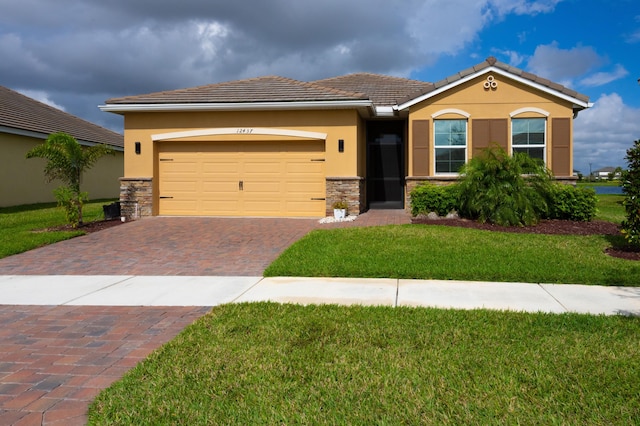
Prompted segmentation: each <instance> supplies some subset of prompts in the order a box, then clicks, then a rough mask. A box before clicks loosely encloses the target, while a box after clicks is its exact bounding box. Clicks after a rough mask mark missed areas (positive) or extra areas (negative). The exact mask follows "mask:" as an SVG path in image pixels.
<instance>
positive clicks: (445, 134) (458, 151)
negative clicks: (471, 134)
mask: <svg viewBox="0 0 640 426" xmlns="http://www.w3.org/2000/svg"><path fill="white" fill-rule="evenodd" d="M433 127H434V133H435V137H434V141H435V163H436V173H443V174H446V173H458V171H459V170H460V168H461V167H462V166H463V165H464V163H465V162H466V159H467V120H434V126H433Z"/></svg>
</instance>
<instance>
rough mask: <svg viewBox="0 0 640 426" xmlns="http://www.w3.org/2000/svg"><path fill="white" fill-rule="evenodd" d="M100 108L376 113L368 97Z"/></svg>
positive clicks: (124, 110)
mask: <svg viewBox="0 0 640 426" xmlns="http://www.w3.org/2000/svg"><path fill="white" fill-rule="evenodd" d="M98 108H100V110H102V111H104V112H113V113H116V114H124V113H127V112H193V111H284V110H323V109H358V110H367V112H368V113H370V114H374V113H375V109H374V107H373V103H372V102H371V101H370V100H368V99H363V100H349V101H294V102H222V103H156V104H153V103H138V104H136V103H132V104H105V105H99V106H98Z"/></svg>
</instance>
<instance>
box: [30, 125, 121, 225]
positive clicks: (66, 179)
mask: <svg viewBox="0 0 640 426" xmlns="http://www.w3.org/2000/svg"><path fill="white" fill-rule="evenodd" d="M106 154H110V155H114V154H115V151H114V150H113V149H111V148H109V147H108V146H107V145H94V146H90V147H82V146H81V145H80V144H79V143H78V141H77V140H76V139H75V138H74V137H73V136H71V135H69V134H67V133H63V132H60V133H52V134H51V135H49V137H48V138H47V140H45V141H44V142H43V143H42V144H41V145H38V146H36V147H34V148H33V149H32V150H30V151H29V152H27V158H34V157H37V158H44V159H45V160H47V165H46V166H45V168H44V174H45V177H46V179H47V182H51V181H53V180H56V179H58V180H61V181H62V183H63V184H64V185H63V186H62V187H60V188H58V189H57V190H55V191H54V194H55V196H56V199H57V200H58V205H61V206H64V207H65V208H66V211H67V220H68V221H69V222H70V223H71V224H72V225H73V226H78V225H82V205H83V203H84V201H86V199H87V193H83V192H81V191H80V181H81V178H82V173H84V171H85V170H88V169H90V168H91V167H93V165H94V164H95V163H96V161H98V160H99V159H100V157H102V156H104V155H106Z"/></svg>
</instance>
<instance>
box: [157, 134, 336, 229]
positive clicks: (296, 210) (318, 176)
mask: <svg viewBox="0 0 640 426" xmlns="http://www.w3.org/2000/svg"><path fill="white" fill-rule="evenodd" d="M158 172H159V195H160V206H159V213H160V214H161V215H181V216H186V215H188V216H274V217H278V216H288V217H319V216H324V214H325V202H324V197H325V179H324V142H323V141H303V142H300V141H296V142H162V143H160V154H159V165H158Z"/></svg>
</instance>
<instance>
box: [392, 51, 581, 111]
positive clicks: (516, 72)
mask: <svg viewBox="0 0 640 426" xmlns="http://www.w3.org/2000/svg"><path fill="white" fill-rule="evenodd" d="M491 66H493V67H496V68H499V69H501V70H504V71H506V72H508V73H509V74H513V75H516V76H518V77H521V78H524V79H526V80H529V81H531V82H533V83H537V84H540V85H542V86H545V87H548V88H550V89H553V90H555V91H556V92H559V93H563V94H565V95H567V96H571V97H573V98H576V99H578V100H580V101H583V102H589V97H588V96H586V95H583V94H580V93H578V92H576V91H575V90H571V89H569V88H568V87H565V86H562V85H560V84H557V83H554V82H552V81H550V80H547V79H546V78H542V77H539V76H537V75H535V74H531V73H529V72H526V71H523V70H521V69H519V68H516V67H512V66H510V65H508V64H505V63H504V62H500V61H498V60H497V59H496V58H494V57H493V56H490V57H488V58H487V59H486V60H485V61H483V62H481V63H479V64H478V65H476V66H474V67H471V68H467V69H466V70H463V71H460V72H458V73H456V74H453V75H450V76H449V77H447V78H445V79H443V80H440V81H438V82H436V83H434V84H432V85H430V86H429V87H426V88H425V89H424V90H422V91H420V92H415V93H412V94H410V95H408V96H406V97H405V98H404V99H402V100H399V102H398V103H399V104H402V103H405V102H409V101H411V100H413V99H416V98H418V97H420V96H422V95H426V94H428V93H430V92H433V91H434V90H437V89H439V88H441V87H444V86H447V85H449V84H452V83H455V82H456V81H458V80H461V79H463V78H465V77H466V76H468V75H471V74H474V73H477V72H480V71H482V70H483V69H486V68H489V67H491Z"/></svg>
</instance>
